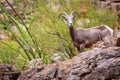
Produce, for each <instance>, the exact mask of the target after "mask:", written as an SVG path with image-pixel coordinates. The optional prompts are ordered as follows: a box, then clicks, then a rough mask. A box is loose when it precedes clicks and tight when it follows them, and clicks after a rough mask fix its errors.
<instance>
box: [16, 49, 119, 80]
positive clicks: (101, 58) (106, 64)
mask: <svg viewBox="0 0 120 80" xmlns="http://www.w3.org/2000/svg"><path fill="white" fill-rule="evenodd" d="M119 79H120V47H109V48H106V49H101V48H94V49H93V50H90V51H87V52H83V53H80V54H78V55H77V56H75V57H73V58H72V59H70V60H67V61H63V62H58V63H54V64H49V65H39V66H36V67H33V68H30V69H27V70H26V71H24V72H23V73H22V74H21V75H20V77H19V79H18V80H119Z"/></svg>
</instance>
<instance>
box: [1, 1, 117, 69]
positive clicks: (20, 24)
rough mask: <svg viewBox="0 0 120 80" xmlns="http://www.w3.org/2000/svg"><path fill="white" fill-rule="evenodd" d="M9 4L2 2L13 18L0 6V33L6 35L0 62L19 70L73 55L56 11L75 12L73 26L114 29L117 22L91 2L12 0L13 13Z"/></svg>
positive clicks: (64, 25) (108, 13) (61, 21)
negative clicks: (36, 63) (40, 62)
mask: <svg viewBox="0 0 120 80" xmlns="http://www.w3.org/2000/svg"><path fill="white" fill-rule="evenodd" d="M9 1H10V0H6V2H7V4H8V5H9V6H10V8H11V9H12V11H13V13H14V14H15V15H13V14H10V13H8V12H7V9H6V8H5V7H4V6H3V5H2V4H1V3H0V9H1V11H2V14H1V20H0V31H4V32H5V33H6V34H7V36H9V38H8V39H7V40H0V63H8V64H13V65H14V66H17V67H19V68H20V69H21V70H23V69H24V68H25V67H27V66H28V65H29V62H30V61H31V60H33V59H38V58H41V59H42V61H43V63H46V64H49V63H51V56H52V55H54V54H58V55H60V56H62V57H64V58H65V59H69V58H71V57H73V56H74V55H76V54H77V50H76V49H75V48H74V46H73V44H72V41H71V38H70V35H69V29H68V26H67V25H66V23H65V22H64V21H63V20H62V19H61V18H58V15H59V13H60V12H67V13H71V12H72V11H74V10H75V11H77V12H78V13H79V14H80V17H77V18H76V20H75V26H74V27H80V28H88V27H93V26H97V25H101V24H105V25H108V26H110V27H111V28H113V29H114V28H115V25H116V23H117V15H116V14H115V13H113V12H112V11H110V10H107V9H105V10H101V9H98V8H97V7H93V5H92V4H91V0H86V1H83V0H14V3H15V4H16V6H17V10H16V9H15V8H14V7H13V6H12V4H11V3H10V2H9ZM23 5H26V6H28V8H27V9H26V8H25V6H23ZM19 12H21V13H22V15H20V14H19ZM10 23H11V24H12V25H14V27H15V30H13V28H11V27H10ZM81 23H82V24H81ZM4 28H5V29H4Z"/></svg>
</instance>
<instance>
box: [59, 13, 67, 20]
mask: <svg viewBox="0 0 120 80" xmlns="http://www.w3.org/2000/svg"><path fill="white" fill-rule="evenodd" d="M66 15H67V14H66V13H60V14H59V16H58V18H60V17H62V19H64V20H67V19H66Z"/></svg>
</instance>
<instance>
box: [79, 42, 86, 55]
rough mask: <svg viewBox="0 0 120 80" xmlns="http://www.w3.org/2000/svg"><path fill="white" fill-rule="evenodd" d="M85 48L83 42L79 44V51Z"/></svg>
mask: <svg viewBox="0 0 120 80" xmlns="http://www.w3.org/2000/svg"><path fill="white" fill-rule="evenodd" d="M84 48H85V44H80V46H79V53H81V52H83V51H84Z"/></svg>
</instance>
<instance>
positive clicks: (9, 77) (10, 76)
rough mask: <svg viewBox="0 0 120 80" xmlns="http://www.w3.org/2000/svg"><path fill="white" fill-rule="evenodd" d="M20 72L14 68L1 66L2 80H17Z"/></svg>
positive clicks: (0, 77)
mask: <svg viewBox="0 0 120 80" xmlns="http://www.w3.org/2000/svg"><path fill="white" fill-rule="evenodd" d="M19 75H20V72H19V71H18V70H17V69H16V68H15V67H13V66H11V65H7V64H0V80H17V78H18V76H19Z"/></svg>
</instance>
